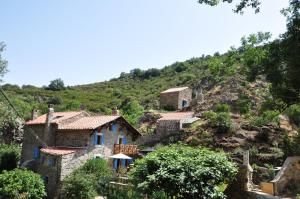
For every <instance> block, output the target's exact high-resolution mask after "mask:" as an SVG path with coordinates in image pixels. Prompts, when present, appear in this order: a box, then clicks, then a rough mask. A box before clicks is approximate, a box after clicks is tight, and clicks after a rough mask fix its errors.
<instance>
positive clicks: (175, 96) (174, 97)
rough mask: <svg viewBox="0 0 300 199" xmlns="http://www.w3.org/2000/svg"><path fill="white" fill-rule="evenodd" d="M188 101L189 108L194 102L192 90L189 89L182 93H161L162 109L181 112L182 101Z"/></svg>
mask: <svg viewBox="0 0 300 199" xmlns="http://www.w3.org/2000/svg"><path fill="white" fill-rule="evenodd" d="M183 100H186V101H187V106H189V105H190V104H191V102H192V90H191V89H189V88H187V89H184V90H182V91H177V92H168V93H160V107H161V108H162V109H166V108H173V109H174V110H181V109H183V108H184V107H182V101H183Z"/></svg>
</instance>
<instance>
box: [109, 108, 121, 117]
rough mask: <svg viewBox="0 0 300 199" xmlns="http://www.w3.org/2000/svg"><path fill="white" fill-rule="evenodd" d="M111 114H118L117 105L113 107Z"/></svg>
mask: <svg viewBox="0 0 300 199" xmlns="http://www.w3.org/2000/svg"><path fill="white" fill-rule="evenodd" d="M111 114H112V115H113V116H117V115H120V113H119V110H118V108H117V107H115V108H113V109H112V112H111Z"/></svg>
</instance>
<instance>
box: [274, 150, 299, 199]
mask: <svg viewBox="0 0 300 199" xmlns="http://www.w3.org/2000/svg"><path fill="white" fill-rule="evenodd" d="M271 183H273V184H274V192H275V195H283V194H286V193H288V192H290V191H300V156H294V157H288V158H287V159H286V160H285V162H284V164H283V166H282V168H281V170H280V171H279V173H278V174H277V175H276V176H275V178H274V180H272V181H271Z"/></svg>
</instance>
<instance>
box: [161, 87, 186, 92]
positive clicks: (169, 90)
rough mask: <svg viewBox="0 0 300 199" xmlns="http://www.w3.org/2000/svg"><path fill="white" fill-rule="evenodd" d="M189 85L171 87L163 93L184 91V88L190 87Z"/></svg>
mask: <svg viewBox="0 0 300 199" xmlns="http://www.w3.org/2000/svg"><path fill="white" fill-rule="evenodd" d="M188 88H189V87H178V88H170V89H168V90H165V91H163V92H161V93H173V92H178V91H182V90H185V89H188Z"/></svg>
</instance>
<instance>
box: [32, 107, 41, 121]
mask: <svg viewBox="0 0 300 199" xmlns="http://www.w3.org/2000/svg"><path fill="white" fill-rule="evenodd" d="M39 114H40V111H39V110H37V109H32V111H31V120H35V119H36V118H37V117H38V116H39Z"/></svg>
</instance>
